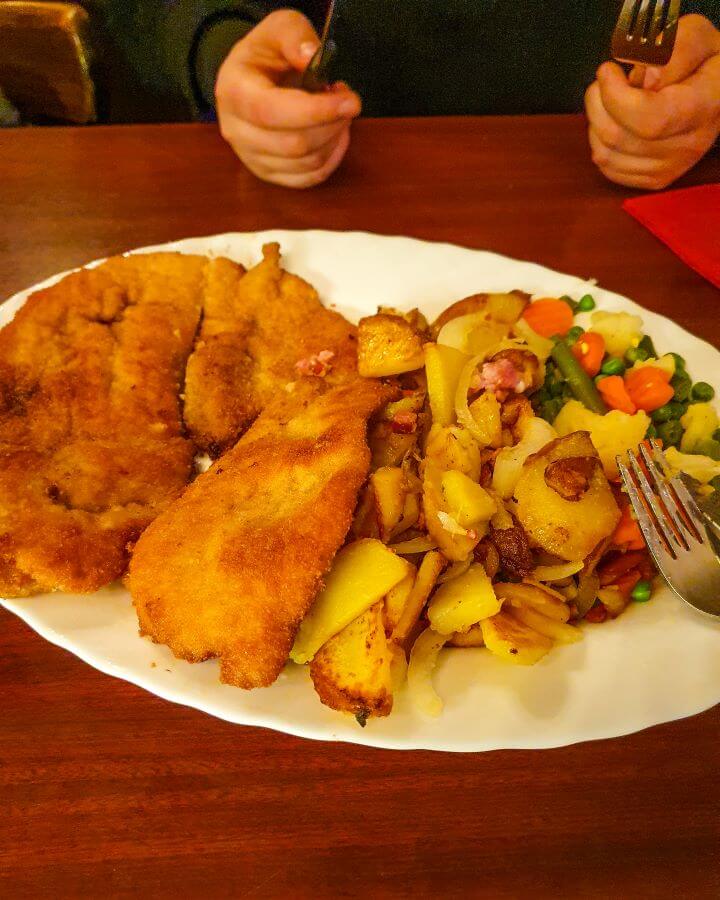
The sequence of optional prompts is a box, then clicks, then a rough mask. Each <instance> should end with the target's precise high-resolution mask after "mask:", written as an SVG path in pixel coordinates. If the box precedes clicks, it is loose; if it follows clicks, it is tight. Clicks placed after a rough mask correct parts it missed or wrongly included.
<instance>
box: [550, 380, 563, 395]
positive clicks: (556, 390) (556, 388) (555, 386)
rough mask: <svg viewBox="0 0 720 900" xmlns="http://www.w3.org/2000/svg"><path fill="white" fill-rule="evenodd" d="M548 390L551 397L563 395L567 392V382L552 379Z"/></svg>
mask: <svg viewBox="0 0 720 900" xmlns="http://www.w3.org/2000/svg"><path fill="white" fill-rule="evenodd" d="M548 391H549V392H550V396H551V397H562V395H563V394H564V393H565V382H564V381H560V380H558V381H551V382H550V384H549V385H548Z"/></svg>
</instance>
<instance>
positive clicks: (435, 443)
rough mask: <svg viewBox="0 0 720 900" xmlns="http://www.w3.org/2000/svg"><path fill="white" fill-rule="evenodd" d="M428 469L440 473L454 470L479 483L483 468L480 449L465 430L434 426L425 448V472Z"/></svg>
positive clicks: (455, 426) (455, 427)
mask: <svg viewBox="0 0 720 900" xmlns="http://www.w3.org/2000/svg"><path fill="white" fill-rule="evenodd" d="M428 468H433V469H434V470H435V471H437V472H440V473H442V472H446V471H448V470H450V469H454V470H456V471H458V472H462V473H463V474H464V475H467V476H468V478H471V479H472V480H473V481H479V480H480V470H481V468H482V459H481V456H480V447H479V446H478V444H477V442H476V441H475V439H474V438H473V436H472V435H471V434H470V432H469V431H468V430H467V429H465V428H460V427H459V426H457V425H451V426H449V427H445V428H442V427H440V426H439V425H433V426H432V428H431V429H430V433H429V434H428V439H427V446H426V447H425V470H426V471H427V469H428Z"/></svg>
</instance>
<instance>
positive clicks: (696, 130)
mask: <svg viewBox="0 0 720 900" xmlns="http://www.w3.org/2000/svg"><path fill="white" fill-rule="evenodd" d="M585 109H586V112H587V116H588V120H589V124H590V127H589V140H590V147H591V150H592V158H593V162H594V163H595V165H596V166H597V167H598V168H599V169H600V171H601V172H602V173H603V175H605V176H606V177H607V178H609V179H610V181H614V182H616V183H617V184H623V185H627V186H629V187H636V188H643V189H646V190H660V189H661V188H664V187H667V186H668V185H669V184H671V183H672V182H673V181H675V179H677V178H679V177H680V176H681V175H683V174H684V173H685V172H687V171H688V169H690V168H692V167H693V166H694V165H695V163H696V162H698V160H700V159H701V158H702V157H703V156H704V155H705V153H707V151H708V150H709V149H710V147H712V145H713V143H714V142H715V140H716V139H717V137H718V134H720V32H719V31H718V30H717V29H716V28H714V27H713V25H712V24H711V23H710V22H709V21H708V19H706V18H704V17H703V16H697V15H689V16H683V17H682V18H681V19H680V21H679V23H678V32H677V39H676V42H675V48H674V50H673V55H672V59H671V60H670V62H669V63H668V64H667V65H666V66H664V67H663V68H648V69H647V70H646V72H645V81H644V84H643V87H642V88H637V87H632V86H631V85H630V84H629V82H628V79H627V77H626V75H625V73H624V72H623V70H622V69H621V68H620V66H619V65H618V64H617V63H614V62H606V63H603V64H602V65H601V66H600V68H599V69H598V72H597V80H596V81H595V82H593V84H591V85H590V87H589V88H588V90H587V92H586V94H585Z"/></svg>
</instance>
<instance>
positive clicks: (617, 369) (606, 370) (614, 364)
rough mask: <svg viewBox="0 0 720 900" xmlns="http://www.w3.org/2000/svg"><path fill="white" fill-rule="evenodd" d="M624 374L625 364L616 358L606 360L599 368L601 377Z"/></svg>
mask: <svg viewBox="0 0 720 900" xmlns="http://www.w3.org/2000/svg"><path fill="white" fill-rule="evenodd" d="M624 372H625V363H624V362H623V360H621V359H620V357H618V356H611V357H609V359H606V360H605V362H604V363H603V364H602V366H601V368H600V374H601V375H622V374H623V373H624Z"/></svg>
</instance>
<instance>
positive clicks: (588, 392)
mask: <svg viewBox="0 0 720 900" xmlns="http://www.w3.org/2000/svg"><path fill="white" fill-rule="evenodd" d="M552 358H553V359H554V360H555V362H556V363H557V366H558V369H560V371H561V372H562V374H563V375H564V376H565V380H566V381H567V383H568V385H569V386H570V389H571V390H572V392H573V394H574V395H575V397H576V398H577V399H578V400H579V401H580V402H581V403H582V404H583V405H584V406H586V407H587V408H588V409H589V410H591V411H592V412H594V413H598V414H599V415H601V416H603V415H605V413H606V412H607V411H608V409H607V406H605V403H604V402H603V399H602V397H601V396H600V394H599V393H598V389H597V388H596V387H595V385H594V384H593V382H592V379H591V378H590V376H589V375H588V374H587V373H586V372H584V371H583V369H582V368H581V367H580V363H579V362H578V361H577V360H576V359H575V357H574V356H573V355H572V353H571V352H570V348H569V347H568V345H567V344H566V343H565V341H562V340H560V341H557V342H556V343H555V345H554V346H553V348H552Z"/></svg>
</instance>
